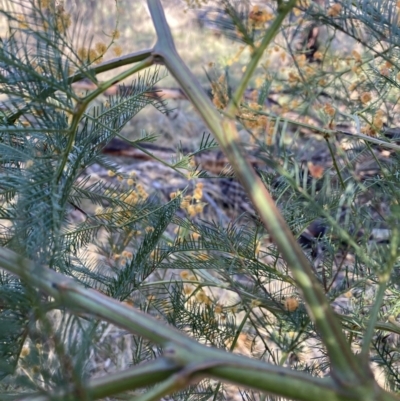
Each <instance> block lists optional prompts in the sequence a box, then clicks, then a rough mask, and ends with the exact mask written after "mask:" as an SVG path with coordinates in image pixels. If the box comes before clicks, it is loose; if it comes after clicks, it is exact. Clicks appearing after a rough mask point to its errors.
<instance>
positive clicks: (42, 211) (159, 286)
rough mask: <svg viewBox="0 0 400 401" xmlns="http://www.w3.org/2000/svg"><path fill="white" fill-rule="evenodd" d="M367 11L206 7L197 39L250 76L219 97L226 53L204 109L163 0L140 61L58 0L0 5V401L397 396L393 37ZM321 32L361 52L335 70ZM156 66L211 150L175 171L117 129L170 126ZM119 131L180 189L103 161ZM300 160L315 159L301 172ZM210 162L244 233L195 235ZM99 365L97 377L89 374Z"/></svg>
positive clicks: (151, 0)
mask: <svg viewBox="0 0 400 401" xmlns="http://www.w3.org/2000/svg"><path fill="white" fill-rule="evenodd" d="M379 1H380V0H374V1H373V2H368V3H366V2H361V1H357V2H353V3H332V4H330V3H329V4H322V3H321V2H315V3H311V2H300V3H296V2H295V0H288V1H287V2H285V1H282V0H278V1H277V2H276V3H271V4H269V5H268V6H265V8H261V6H257V5H255V6H251V5H250V4H248V3H247V2H241V3H240V4H235V3H233V2H229V1H225V0H224V1H221V2H217V5H216V6H215V7H214V8H212V9H211V10H212V11H213V12H216V13H217V17H215V15H214V17H213V19H212V22H213V24H214V28H215V27H216V29H217V30H218V32H219V33H223V34H226V35H228V36H229V37H230V38H231V39H233V40H235V41H238V42H240V43H241V44H242V46H243V48H242V49H240V52H241V53H242V52H245V51H247V50H248V51H249V61H248V63H247V65H246V68H245V69H243V71H244V72H243V74H242V76H241V78H240V79H239V80H238V82H237V83H236V84H235V85H234V86H233V85H231V84H230V82H231V81H230V74H231V69H232V70H233V69H234V67H235V63H236V62H237V60H238V57H240V55H239V56H238V57H233V61H231V62H229V63H227V66H226V67H227V68H226V69H225V71H224V73H223V74H222V73H220V71H219V70H218V68H219V67H218V66H216V67H215V69H214V73H216V74H217V79H213V72H210V74H209V76H210V78H211V81H212V82H211V87H212V95H213V98H212V99H210V97H209V96H208V94H207V93H206V92H205V90H204V89H203V88H202V86H201V85H200V84H199V83H198V80H197V79H196V77H195V76H194V75H193V74H192V72H191V71H190V69H189V68H188V67H187V66H186V64H185V62H184V61H183V60H182V59H181V58H180V56H179V54H178V53H177V51H176V49H175V45H174V40H173V38H172V35H171V32H170V29H169V26H168V24H167V21H166V18H165V16H164V12H163V7H162V5H161V2H160V0H148V7H149V11H150V13H151V18H152V21H153V23H154V27H155V30H156V35H157V37H156V42H155V45H154V46H153V47H152V48H151V49H146V50H143V51H140V52H137V53H134V54H129V55H126V56H122V57H118V58H116V59H113V60H111V61H106V62H102V59H103V57H104V55H105V54H106V53H107V51H108V49H109V48H110V47H112V46H113V45H114V42H115V41H116V40H117V39H118V35H119V32H118V29H117V27H116V28H115V30H114V31H113V33H112V34H110V35H109V43H91V45H90V46H89V47H87V46H86V47H84V46H83V45H79V40H81V39H80V38H81V37H82V36H83V35H82V33H81V32H80V30H79V29H80V28H81V27H82V25H81V24H80V23H76V24H75V23H72V18H71V15H70V14H69V13H68V12H67V11H66V9H65V8H64V3H60V2H56V3H53V2H51V1H44V0H30V1H23V0H21V1H15V2H14V1H8V2H2V4H1V9H0V12H1V14H2V16H3V17H4V18H5V20H6V21H7V23H8V33H7V35H6V36H5V37H2V38H1V44H0V72H1V75H0V85H1V86H0V88H1V95H2V96H3V98H2V99H4V100H2V103H1V119H0V124H1V125H0V135H1V136H0V154H1V159H0V160H1V178H0V191H1V206H0V213H1V221H2V226H1V236H0V241H1V248H0V267H1V268H2V270H1V276H0V280H1V281H0V291H1V297H0V300H1V303H0V312H1V314H0V319H1V323H2V324H1V325H0V338H1V341H0V355H1V359H0V374H1V376H0V379H1V382H0V386H1V389H2V393H3V395H2V399H3V398H4V399H23V400H50V399H51V400H61V399H62V400H64V399H65V400H67V399H71V400H72V399H82V400H86V399H87V400H89V399H100V398H105V397H112V396H117V395H118V394H120V393H126V394H128V395H132V396H135V397H136V399H138V400H156V399H160V398H162V397H164V396H166V395H168V394H175V397H179V398H184V399H188V398H193V397H196V398H210V397H213V399H220V398H222V397H224V396H226V394H227V393H229V392H232V391H234V392H235V396H237V394H240V396H241V397H242V398H246V399H252V398H254V399H256V398H257V399H258V398H259V397H261V394H262V393H267V394H270V395H271V396H270V398H269V399H277V398H276V397H283V398H285V399H296V400H321V399H324V400H363V401H364V400H397V399H398V397H397V395H396V393H397V391H398V387H399V384H400V379H399V371H398V369H399V367H398V351H397V348H396V338H397V337H396V336H397V335H398V334H399V333H400V330H399V323H398V322H397V320H396V316H397V310H398V306H399V304H398V301H397V298H398V297H397V295H398V289H397V280H398V275H397V270H396V269H397V266H398V262H397V256H398V252H399V231H398V214H399V209H398V189H397V188H398V184H399V177H398V173H397V166H398V163H397V155H396V152H397V151H398V150H399V146H398V145H397V144H396V143H395V132H394V131H393V130H389V129H388V127H389V125H392V124H395V122H396V121H397V113H398V107H397V99H398V96H397V97H396V95H397V93H398V89H399V84H398V74H400V67H398V66H397V64H396V59H397V58H396V57H397V51H398V50H397V48H398V44H397V40H398V37H399V35H398V28H397V20H396V19H397V9H396V7H397V5H396V4H392V3H391V2H389V3H387V4H386V3H385V4H383V3H380V2H379ZM128 11H129V10H127V12H128ZM389 31H390V32H389ZM388 32H389V33H390V35H389V34H388ZM319 33H320V34H321V36H322V37H323V38H325V39H322V41H321V38H320V37H319ZM340 35H341V36H340ZM338 37H339V38H340V40H342V43H350V46H353V45H354V46H359V48H354V49H351V48H350V49H349V51H348V52H347V53H346V55H345V56H344V55H338V54H337V53H336V49H335V47H334V45H335V43H336V41H337V38H338ZM347 37H350V38H352V39H354V42H344V39H343V38H347ZM87 42H88V41H87V40H86V38H85V40H83V39H82V42H81V44H82V43H87ZM351 43H353V44H351ZM355 43H357V45H356V44H355ZM341 50H343V49H341ZM274 57H275V58H274ZM277 57H278V58H277ZM274 60H275V64H274ZM276 60H278V61H279V63H281V67H279V68H278V66H277V64H276ZM160 65H162V66H163V67H162V68H160ZM282 65H284V67H282ZM117 67H125V70H124V71H123V72H119V73H115V74H114V72H113V71H114V70H115V69H116V68H117ZM228 67H231V68H228ZM164 69H165V71H167V72H168V73H170V74H171V75H172V76H173V77H174V78H175V80H176V82H177V83H178V84H179V85H180V87H181V89H182V90H183V92H184V94H185V96H186V97H187V99H188V100H189V101H190V102H191V104H192V105H193V106H194V108H195V109H196V111H197V112H198V114H199V115H200V116H201V118H202V119H203V120H204V122H205V123H206V125H207V126H208V128H209V131H210V133H211V134H212V137H213V138H215V140H214V139H210V138H211V137H210V136H209V135H205V136H204V137H203V139H202V140H201V143H200V146H199V148H198V149H195V150H191V151H190V152H189V151H187V152H186V153H185V151H184V150H183V149H178V156H177V158H176V159H175V160H173V161H172V162H170V161H167V160H161V159H160V157H158V156H157V155H156V154H153V152H152V151H151V149H154V148H151V147H146V142H154V141H155V140H156V139H157V137H156V136H155V135H149V134H144V135H143V136H142V137H139V138H135V139H133V140H128V139H127V138H124V137H123V136H122V134H121V131H122V128H123V127H124V125H126V124H127V123H128V122H129V121H130V120H131V119H132V118H134V117H135V115H136V114H137V113H138V112H139V111H140V110H142V109H143V108H144V107H146V106H150V105H151V106H154V107H155V108H157V109H158V110H159V111H160V112H161V113H168V112H169V110H168V105H167V104H166V102H165V101H164V100H163V99H162V98H161V99H160V98H159V97H157V96H155V93H154V90H153V87H154V85H155V84H156V83H157V82H158V81H159V80H160V79H161V78H162V77H163V74H164V72H163V71H164ZM103 72H108V73H111V74H114V75H112V78H111V79H109V80H107V81H105V82H100V81H99V80H98V78H97V77H98V75H99V74H100V73H103ZM140 74H141V75H140ZM130 77H133V79H134V82H133V83H132V84H129V85H128V84H127V86H122V85H121V86H120V89H119V92H118V93H117V94H116V95H114V96H109V97H108V98H107V100H106V101H101V102H99V101H98V100H99V99H102V98H101V96H103V94H104V93H105V92H106V91H108V90H109V89H110V88H111V87H113V86H114V85H116V84H117V83H119V82H121V81H122V80H125V79H126V78H130ZM82 81H84V82H86V83H90V85H88V87H89V90H88V91H87V92H84V93H79V92H78V91H77V90H76V89H75V87H74V84H75V83H77V82H82ZM249 88H251V89H252V90H251V91H249ZM96 102H97V103H96ZM345 124H347V125H345ZM243 133H247V134H248V138H249V143H247V144H245V145H246V146H244V144H243V143H242V141H241V138H242V136H241V135H242V134H243ZM116 137H119V138H120V139H123V140H124V141H126V142H129V144H130V145H131V146H133V147H134V148H136V149H138V150H141V151H143V152H145V153H146V154H148V155H149V156H150V157H153V158H154V159H155V160H157V161H158V162H159V163H161V164H162V165H163V166H164V167H165V168H168V169H170V170H171V171H172V172H173V173H174V174H176V175H177V176H179V177H180V178H181V179H182V180H184V181H185V185H184V186H183V187H182V188H176V190H175V191H173V193H172V194H171V196H170V199H168V200H167V201H165V199H163V198H162V196H160V194H158V196H157V194H154V193H151V191H148V190H147V189H146V188H145V185H144V183H143V182H141V178H142V177H140V176H137V175H135V174H131V173H130V172H129V171H127V170H126V169H124V168H123V166H121V165H119V164H118V163H116V162H113V161H112V159H109V158H107V157H106V156H104V154H103V150H104V149H105V148H106V147H107V146H108V144H109V143H110V142H111V141H112V140H113V139H114V138H116ZM250 144H251V146H248V145H250ZM316 146H319V148H318V149H323V150H324V151H325V152H326V153H327V155H328V161H327V162H323V161H321V160H319V161H318V160H317V159H315V158H311V157H310V158H308V159H307V152H309V153H311V152H312V149H314V147H316ZM217 147H219V148H220V149H221V150H222V151H223V153H224V155H225V157H226V159H227V161H228V162H229V165H230V166H231V167H232V171H231V172H233V174H231V173H229V174H228V175H227V177H226V176H223V175H222V174H220V176H219V177H217V178H218V180H219V181H220V182H225V183H226V182H229V183H231V182H234V181H235V180H238V182H240V184H241V186H242V188H243V189H244V192H243V194H242V197H244V196H247V198H248V200H247V201H246V202H247V203H248V204H249V205H252V207H253V208H254V211H255V213H253V215H252V216H251V217H250V218H248V219H246V218H244V217H246V216H244V217H243V216H242V217H238V218H237V219H235V220H233V221H230V222H229V224H224V222H223V221H217V220H212V221H211V220H208V221H207V220H206V209H205V208H206V207H208V206H210V205H206V203H207V202H208V203H210V202H211V201H207V198H205V192H206V187H207V182H208V181H209V180H210V176H211V174H210V173H209V172H207V171H206V170H205V169H204V170H201V169H200V168H198V167H197V166H196V165H195V164H196V160H197V159H196V158H197V157H198V156H199V155H200V154H202V153H206V152H210V151H212V150H213V149H215V148H217ZM149 149H150V150H149ZM302 149H303V156H301V155H302V153H301V152H302ZM304 149H306V156H304ZM321 152H322V150H321ZM250 156H251V157H250ZM389 156H390V157H389ZM250 159H251V160H250ZM254 159H256V160H257V161H256V162H254ZM363 160H368V161H369V162H370V163H372V164H373V167H371V166H370V165H369V166H370V167H369V168H370V170H371V171H372V172H371V171H369V170H368V174H367V173H365V170H362V169H360V167H359V166H360V163H361V162H362V161H363ZM254 165H256V168H255V167H254ZM101 168H103V170H104V171H106V172H107V171H108V173H107V175H108V178H109V179H101V174H100V173H96V172H99V171H102V170H101ZM113 177H114V178H115V179H114V180H111V178H113ZM213 179H214V180H215V177H214V178H213ZM224 180H225V181H224ZM160 192H162V191H160ZM225 202H227V200H226V199H225ZM378 205H379V206H380V209H379V208H378ZM203 212H204V214H203V215H202V218H201V219H200V218H199V215H200V214H201V213H203ZM77 215H78V216H79V217H76V216H77ZM310 223H311V225H310ZM174 228H175V230H174ZM312 229H314V234H315V233H316V234H317V235H314V236H313V235H311V234H312V233H310V231H313V230H312ZM383 233H386V234H387V233H389V235H386V236H385V238H384V239H383V240H380V242H381V243H379V241H378V240H377V235H378V234H383ZM93 249H95V251H93ZM94 255H95V256H94ZM177 272H180V274H177ZM224 300H225V301H224ZM343 302H345V304H344V306H343V305H342V304H343ZM334 307H335V309H334ZM117 328H118V329H117ZM115 330H117V331H116V333H117V335H116V336H115V337H113V340H112V341H105V338H107V336H108V335H109V334H110V333H111V332H114V331H115ZM118 330H120V331H118ZM121 339H122V340H121ZM243 339H244V340H243ZM121 342H123V343H124V345H123V346H122V349H121V347H120V345H121ZM242 342H244V344H245V348H244V349H243V348H241V349H240V351H241V352H240V353H238V352H236V350H237V349H238V346H239V345H241V344H242ZM243 353H246V354H247V355H242V354H243ZM104 355H106V356H107V358H104ZM102 357H103V360H105V361H106V362H104V372H105V371H107V369H108V370H109V371H110V372H111V373H109V374H108V375H103V376H100V377H95V373H96V361H98V360H99V359H101V358H102ZM123 358H128V359H129V363H128V364H129V365H130V366H129V367H126V368H125V369H123V370H118V366H119V364H120V362H118V361H121V360H122V359H123ZM373 369H374V372H373ZM379 373H382V374H384V377H385V381H383V382H381V383H382V385H379V384H378V382H377V381H376V380H375V378H378V375H379ZM374 374H375V377H374ZM211 379H212V380H211ZM227 382H230V383H233V384H234V385H236V386H238V387H239V390H237V391H236V390H232V388H233V387H232V386H226V384H225V383H227ZM244 389H246V390H244ZM263 397H264V399H265V396H263Z"/></svg>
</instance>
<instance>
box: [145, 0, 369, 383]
mask: <svg viewBox="0 0 400 401" xmlns="http://www.w3.org/2000/svg"><path fill="white" fill-rule="evenodd" d="M148 6H149V9H150V13H151V16H152V19H153V22H154V26H155V28H156V33H157V36H158V38H159V41H158V42H157V43H156V45H155V46H154V55H155V56H156V57H159V58H161V59H162V60H163V61H164V63H165V65H166V67H167V68H168V70H169V71H170V72H171V74H172V75H173V76H174V77H175V79H176V80H177V81H178V83H179V84H180V85H181V87H182V89H183V91H184V92H185V94H186V95H187V97H188V98H189V99H190V101H191V102H192V104H193V105H194V106H195V107H196V109H197V111H198V112H199V113H200V115H201V116H202V117H203V119H204V121H205V122H206V124H207V125H208V127H209V128H210V130H211V131H212V133H213V134H214V135H215V137H216V139H217V140H218V142H219V143H220V145H221V148H222V150H223V151H224V153H225V155H226V156H227V158H228V160H229V162H230V163H231V165H232V167H233V169H234V171H235V172H236V175H237V177H238V178H239V180H240V181H241V183H242V185H243V186H244V188H245V190H246V192H247V193H248V195H249V198H250V199H251V200H252V202H253V204H254V206H255V208H256V209H257V211H258V213H259V216H260V218H261V220H262V221H263V223H264V225H265V227H266V228H267V230H268V231H269V232H270V233H271V235H272V237H273V238H274V240H275V243H276V244H277V246H278V249H279V250H280V252H281V253H282V255H283V257H284V259H285V260H286V262H287V264H288V266H289V267H290V269H291V271H292V274H293V276H294V278H295V280H296V282H297V284H298V286H299V287H300V289H301V290H302V292H303V296H304V299H305V301H306V303H307V306H308V310H309V311H310V314H311V316H312V318H313V320H314V321H315V323H316V325H317V327H318V330H319V332H320V333H321V336H322V339H323V341H324V344H325V345H326V348H327V352H328V355H329V358H330V360H331V363H332V370H333V371H334V372H335V375H336V376H335V377H337V378H338V379H339V380H340V381H341V382H342V383H346V385H350V383H357V382H361V381H364V382H370V377H369V372H367V371H365V370H364V369H363V367H361V366H360V363H359V361H358V360H357V359H356V358H355V356H354V355H353V354H352V352H351V350H350V347H349V344H348V343H347V340H346V337H345V336H344V334H343V332H342V329H341V325H340V323H339V321H338V320H337V318H336V317H335V314H334V312H333V310H332V308H331V306H330V304H329V302H328V300H327V299H326V297H325V295H324V293H323V291H322V288H321V287H320V285H319V283H318V281H317V280H316V278H315V276H314V273H313V271H312V268H311V266H310V265H309V262H308V260H307V258H306V256H305V255H304V253H303V250H302V249H301V247H300V246H299V244H298V243H297V241H296V239H295V238H294V236H293V234H292V233H291V231H290V229H289V227H288V225H287V224H286V222H285V220H284V219H283V217H282V215H281V213H280V211H279V209H278V208H277V206H276V205H275V203H274V201H273V199H272V197H271V195H270V194H269V192H268V191H267V189H266V188H265V186H264V185H263V183H262V181H261V180H260V178H259V177H258V176H257V174H256V173H255V172H254V170H253V168H252V166H251V165H250V164H249V163H248V161H247V160H246V158H245V157H244V156H243V151H242V149H241V148H240V147H239V145H238V144H239V142H240V141H239V136H238V133H237V130H236V126H235V122H234V121H232V120H231V119H228V118H224V117H221V116H220V114H219V113H218V112H217V111H216V110H215V108H214V106H213V104H212V103H211V101H210V100H209V98H208V96H207V94H206V93H205V92H204V90H203V89H202V87H201V85H200V83H199V82H198V81H197V79H196V77H194V76H193V74H192V73H191V72H190V70H189V69H188V68H187V67H186V65H185V63H184V62H183V61H182V59H181V58H180V57H179V55H178V53H177V52H176V49H175V46H174V44H173V41H172V37H171V34H170V32H169V28H168V25H167V22H166V19H165V15H164V12H163V9H162V6H161V4H160V1H159V0H148ZM285 12H287V11H285Z"/></svg>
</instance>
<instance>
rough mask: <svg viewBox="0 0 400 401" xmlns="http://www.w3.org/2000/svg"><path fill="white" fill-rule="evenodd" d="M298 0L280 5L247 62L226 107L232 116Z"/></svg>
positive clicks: (290, 0) (291, 0)
mask: <svg viewBox="0 0 400 401" xmlns="http://www.w3.org/2000/svg"><path fill="white" fill-rule="evenodd" d="M296 1H297V0H289V1H288V2H287V3H286V4H284V5H282V6H281V7H279V11H278V15H277V16H276V17H275V19H274V21H273V22H272V24H271V26H270V27H269V28H268V30H267V32H266V34H265V35H264V38H263V40H262V41H261V44H260V45H259V46H258V47H256V48H255V50H254V52H253V54H252V57H251V60H250V62H249V64H247V66H246V71H245V73H244V75H243V78H242V80H241V82H240V83H239V86H238V87H237V89H236V91H235V93H234V94H233V96H232V99H231V100H230V102H229V104H228V107H227V109H226V112H227V114H228V115H229V116H231V117H232V118H233V117H234V116H235V114H236V111H237V109H238V107H239V104H240V101H241V99H242V97H243V94H244V92H245V90H246V89H247V87H248V84H249V82H250V79H251V78H252V76H253V75H254V71H255V70H256V68H257V66H258V63H259V62H260V59H261V57H262V55H263V54H264V52H265V49H266V48H267V47H268V45H269V44H270V43H271V41H272V39H273V38H274V37H275V36H276V34H277V33H278V30H279V28H280V26H281V25H282V22H283V20H284V19H285V18H286V16H287V14H288V13H289V12H290V11H291V10H292V8H293V7H294V5H295V4H296Z"/></svg>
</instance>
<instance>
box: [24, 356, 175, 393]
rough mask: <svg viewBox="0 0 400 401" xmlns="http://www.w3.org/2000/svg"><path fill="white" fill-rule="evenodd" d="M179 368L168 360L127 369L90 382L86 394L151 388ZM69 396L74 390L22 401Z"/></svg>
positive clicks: (86, 387) (159, 360)
mask: <svg viewBox="0 0 400 401" xmlns="http://www.w3.org/2000/svg"><path fill="white" fill-rule="evenodd" d="M178 370H179V368H178V367H177V366H176V365H175V364H173V363H171V361H168V360H166V359H161V358H160V359H158V360H156V361H151V362H146V364H141V365H138V366H134V367H132V368H130V369H127V370H125V371H123V372H117V373H112V374H109V375H105V376H102V377H98V378H96V379H93V380H90V381H89V382H88V383H87V384H86V386H85V389H86V393H87V394H89V395H90V399H91V400H96V399H99V398H106V397H110V396H115V395H116V394H119V393H122V392H125V391H132V390H135V389H138V388H143V387H146V386H151V385H154V384H156V383H158V382H159V381H160V380H166V379H168V377H170V376H171V375H173V374H175V373H176V372H177V371H178ZM68 394H74V389H72V388H71V389H69V390H65V391H61V392H59V393H58V394H52V395H35V394H31V395H28V396H25V397H23V398H19V400H20V401H50V400H51V401H62V400H65V399H68V397H67V395H68Z"/></svg>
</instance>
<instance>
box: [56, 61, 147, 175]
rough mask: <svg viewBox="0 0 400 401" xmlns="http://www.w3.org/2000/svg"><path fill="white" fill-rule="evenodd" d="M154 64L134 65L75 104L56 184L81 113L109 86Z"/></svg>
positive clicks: (143, 62)
mask: <svg viewBox="0 0 400 401" xmlns="http://www.w3.org/2000/svg"><path fill="white" fill-rule="evenodd" d="M153 64H154V59H153V57H151V56H150V57H148V58H147V59H145V60H143V61H141V62H140V63H138V64H136V65H135V66H134V67H131V68H129V69H128V70H126V71H124V72H122V73H121V74H119V75H117V76H116V77H114V78H112V79H109V80H108V81H106V82H103V83H102V84H101V85H99V87H98V88H97V89H96V90H94V91H93V92H91V93H89V95H87V96H86V97H84V98H83V99H82V100H81V101H80V102H78V103H77V105H76V107H75V110H74V117H73V119H72V122H71V127H70V129H69V138H68V143H67V146H66V148H65V151H64V154H63V157H62V159H61V162H60V165H59V166H58V171H57V182H59V181H60V179H61V176H62V174H63V171H64V168H65V166H66V164H67V161H68V156H69V154H70V152H71V150H72V147H73V146H74V143H75V137H76V133H77V130H78V125H79V122H80V120H81V118H82V115H83V113H84V112H85V110H86V108H87V106H88V105H89V103H90V102H91V101H92V100H94V99H96V97H97V96H99V95H100V94H102V93H103V92H105V91H106V90H107V89H108V88H110V87H111V86H113V85H115V83H116V82H119V81H122V80H123V79H125V78H128V77H129V76H130V75H132V74H135V73H137V72H139V71H141V70H143V69H144V68H147V67H150V66H151V65H153Z"/></svg>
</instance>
